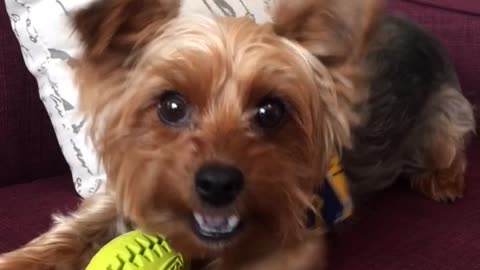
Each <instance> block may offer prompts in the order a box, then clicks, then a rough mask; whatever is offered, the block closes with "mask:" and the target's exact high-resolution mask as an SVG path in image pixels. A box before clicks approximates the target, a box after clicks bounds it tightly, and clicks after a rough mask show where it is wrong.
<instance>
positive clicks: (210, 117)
mask: <svg viewBox="0 0 480 270" xmlns="http://www.w3.org/2000/svg"><path fill="white" fill-rule="evenodd" d="M180 2H181V1H178V0H101V1H96V2H95V3H93V4H92V5H91V6H89V7H88V8H86V9H84V10H81V11H79V12H78V13H77V14H76V15H75V18H74V26H75V27H76V29H77V31H78V33H79V35H80V37H81V40H82V42H83V44H84V46H85V51H84V54H83V56H82V57H81V58H80V59H79V60H78V61H77V62H76V63H75V70H76V75H77V79H78V83H79V86H80V90H81V92H80V98H81V107H82V109H83V111H84V112H85V113H86V115H87V116H88V117H89V118H90V120H91V123H92V138H93V140H94V143H95V145H96V147H97V149H98V151H99V155H100V157H101V160H102V163H103V165H104V166H105V169H106V171H107V174H108V179H109V187H108V191H107V192H106V193H105V194H99V195H95V196H93V197H91V198H89V199H86V200H85V201H84V202H83V204H82V205H81V207H80V208H79V210H77V211H76V212H74V213H72V214H71V215H68V216H63V217H56V218H55V225H54V226H53V227H52V229H51V230H50V231H48V232H47V233H45V234H43V235H41V236H40V237H38V238H37V239H35V240H33V241H31V242H30V243H28V244H27V245H26V246H24V247H23V248H21V249H19V250H16V251H13V252H11V253H7V254H4V255H2V256H0V269H1V270H7V269H8V270H81V269H84V268H85V265H86V264H87V263H88V261H89V260H90V259H91V258H92V256H93V254H94V253H95V252H96V251H98V249H99V248H100V247H101V246H102V245H104V244H105V243H106V242H108V241H109V240H110V239H112V238H113V237H115V236H117V235H119V234H122V233H124V232H127V231H129V230H132V229H137V228H138V229H141V230H142V231H144V232H147V233H152V234H162V235H164V236H166V237H167V239H168V240H169V242H170V243H171V244H172V245H173V246H174V248H175V249H176V250H177V251H179V252H180V253H182V254H183V255H184V256H185V257H186V258H187V259H189V260H192V261H195V260H200V261H204V262H206V265H205V267H206V268H208V269H219V270H241V269H249V270H252V269H253V270H255V269H258V270H265V269H275V270H276V269H291V270H315V269H323V268H324V267H325V264H326V262H325V257H324V256H325V246H324V245H325V243H324V236H325V231H326V229H327V228H326V226H315V227H314V228H309V227H308V226H306V219H307V216H308V215H307V213H308V211H307V210H308V209H312V208H314V202H313V201H312V197H313V196H312V193H314V192H315V190H317V189H318V188H321V187H322V186H323V185H324V184H325V178H326V175H327V172H328V169H329V164H330V160H331V159H333V158H335V157H338V158H339V159H340V162H341V167H343V170H344V175H345V176H346V179H348V183H349V187H350V191H349V192H350V194H351V196H352V197H353V199H354V201H355V200H357V199H361V198H362V197H364V196H366V195H367V194H369V193H371V192H373V191H377V190H380V189H383V188H386V187H388V186H390V185H391V184H392V183H393V182H394V181H395V180H397V179H408V181H410V183H411V186H412V187H413V189H415V190H417V191H419V192H420V193H422V194H424V195H425V196H427V197H429V198H432V199H434V200H437V201H452V200H455V199H457V198H460V197H461V196H462V194H463V191H464V188H465V184H464V172H465V167H466V160H465V153H464V152H465V151H464V150H465V147H466V143H467V140H468V138H469V136H470V134H471V133H472V132H473V131H474V129H475V127H474V125H475V123H474V117H473V112H472V107H471V105H470V104H469V103H468V101H467V100H466V99H465V98H464V96H463V95H462V94H461V89H460V86H459V83H458V81H457V78H456V75H455V72H454V70H453V68H452V66H451V65H450V64H449V62H448V61H447V59H446V54H445V53H444V51H443V49H442V48H441V47H440V46H439V44H438V43H437V42H436V41H435V40H434V39H433V38H432V37H431V36H430V35H429V34H427V33H426V32H425V31H423V30H422V29H420V28H419V27H417V26H416V25H414V24H412V23H410V22H408V21H407V20H405V19H403V18H400V17H395V16H391V15H386V14H385V13H384V12H383V7H382V4H381V1H380V0H362V1H350V0H304V1H289V0H278V1H276V4H275V6H274V8H273V10H272V22H271V23H267V24H263V25H259V24H256V23H255V22H253V21H252V20H251V19H249V18H225V17H215V16H211V17H208V16H203V15H198V16H197V15H188V16H187V15H183V16H182V15H181V14H180ZM402 181H404V180H402Z"/></svg>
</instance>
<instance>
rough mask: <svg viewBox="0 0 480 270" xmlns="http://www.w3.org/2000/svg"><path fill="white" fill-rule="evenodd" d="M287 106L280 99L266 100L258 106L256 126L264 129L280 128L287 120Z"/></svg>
mask: <svg viewBox="0 0 480 270" xmlns="http://www.w3.org/2000/svg"><path fill="white" fill-rule="evenodd" d="M285 115H286V109H285V104H284V103H283V102H282V101H281V100H280V99H278V98H266V99H264V100H262V101H261V102H260V103H259V104H258V106H257V112H256V115H255V122H256V124H257V125H258V126H259V127H260V128H263V129H269V130H270V129H274V128H278V127H279V126H280V125H281V124H282V123H283V122H284V119H285Z"/></svg>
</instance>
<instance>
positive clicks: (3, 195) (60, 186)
mask: <svg viewBox="0 0 480 270" xmlns="http://www.w3.org/2000/svg"><path fill="white" fill-rule="evenodd" d="M78 200H79V198H78V196H77V195H76V193H75V189H74V188H73V185H72V179H71V176H70V175H63V176H59V177H52V178H45V179H40V180H36V181H34V182H31V183H28V184H20V185H14V186H9V187H3V188H0V253H3V252H6V251H9V250H12V249H14V248H17V247H19V246H20V245H21V244H24V243H26V242H28V241H30V240H32V239H33V238H34V237H36V236H38V235H39V234H40V233H41V232H44V231H45V230H47V229H48V227H49V224H51V218H50V217H51V215H52V213H55V212H58V211H68V210H72V209H75V208H76V206H77V203H78Z"/></svg>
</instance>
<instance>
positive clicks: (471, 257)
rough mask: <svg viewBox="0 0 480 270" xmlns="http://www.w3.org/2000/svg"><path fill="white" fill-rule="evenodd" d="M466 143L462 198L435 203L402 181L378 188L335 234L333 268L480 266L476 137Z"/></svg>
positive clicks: (478, 146)
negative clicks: (346, 224) (466, 152)
mask: <svg viewBox="0 0 480 270" xmlns="http://www.w3.org/2000/svg"><path fill="white" fill-rule="evenodd" d="M469 149H470V154H469V159H468V161H469V164H470V166H469V167H468V170H467V176H466V179H467V190H466V194H465V197H464V198H463V199H461V200H459V201H457V202H455V203H453V204H444V203H436V202H434V201H431V200H429V199H425V198H423V197H422V196H420V195H419V194H417V193H415V192H413V191H411V190H410V188H409V187H408V185H406V183H403V184H402V183H399V185H397V186H395V187H394V188H392V189H390V190H388V191H386V192H382V193H379V194H378V196H376V197H375V198H373V199H372V200H371V201H370V202H369V203H368V204H367V205H366V207H365V208H364V209H362V210H361V211H360V213H357V215H356V217H355V219H354V220H353V221H352V223H353V224H349V225H348V226H347V227H346V228H342V230H341V231H340V232H339V233H338V234H337V235H334V239H333V240H334V241H332V244H333V249H332V250H333V253H332V260H331V263H332V264H331V269H336V270H352V269H356V270H385V269H388V270H403V269H408V270H424V269H437V270H450V269H456V270H472V269H480V257H479V256H478V254H480V230H479V229H478V228H479V224H480V208H479V206H480V168H479V167H478V164H480V152H479V151H478V149H480V140H477V141H476V142H474V144H473V145H471V146H470V147H469ZM474 149H476V150H477V151H475V150H474Z"/></svg>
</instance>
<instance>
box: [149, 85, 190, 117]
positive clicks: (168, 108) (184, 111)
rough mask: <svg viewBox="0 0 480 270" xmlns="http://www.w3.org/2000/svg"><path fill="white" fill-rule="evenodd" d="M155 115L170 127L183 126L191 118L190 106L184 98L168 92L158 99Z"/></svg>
mask: <svg viewBox="0 0 480 270" xmlns="http://www.w3.org/2000/svg"><path fill="white" fill-rule="evenodd" d="M157 113H158V116H159V118H160V120H162V122H163V123H165V124H166V125H170V126H181V125H184V124H185V123H187V122H188V120H189V119H190V116H191V110H190V106H189V104H188V103H187V102H186V100H185V98H184V97H183V96H182V95H180V94H179V93H177V92H174V91H168V92H166V93H164V94H163V95H162V96H161V97H160V102H159V103H158V106H157Z"/></svg>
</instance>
